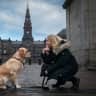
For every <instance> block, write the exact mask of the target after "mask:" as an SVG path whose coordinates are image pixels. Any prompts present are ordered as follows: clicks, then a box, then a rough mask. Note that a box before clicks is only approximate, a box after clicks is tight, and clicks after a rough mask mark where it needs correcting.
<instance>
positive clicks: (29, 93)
mask: <svg viewBox="0 0 96 96" xmlns="http://www.w3.org/2000/svg"><path fill="white" fill-rule="evenodd" d="M0 96H96V89H94V90H92V89H86V90H85V89H82V90H78V91H74V90H70V89H68V88H62V89H58V90H53V91H49V90H43V89H42V88H21V89H17V90H15V91H12V90H7V91H4V90H2V91H0Z"/></svg>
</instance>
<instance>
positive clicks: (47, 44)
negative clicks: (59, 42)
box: [46, 40, 52, 48]
mask: <svg viewBox="0 0 96 96" xmlns="http://www.w3.org/2000/svg"><path fill="white" fill-rule="evenodd" d="M46 47H48V48H51V47H52V42H51V41H50V40H46Z"/></svg>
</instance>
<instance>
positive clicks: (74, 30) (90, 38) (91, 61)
mask: <svg viewBox="0 0 96 96" xmlns="http://www.w3.org/2000/svg"><path fill="white" fill-rule="evenodd" d="M63 8H65V9H66V26H67V38H68V39H70V40H71V42H72V48H71V50H72V52H73V54H75V56H76V58H77V60H78V63H80V64H81V66H84V65H88V66H89V68H95V67H94V66H96V0H65V2H64V5H63Z"/></svg>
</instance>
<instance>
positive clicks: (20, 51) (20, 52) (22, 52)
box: [19, 48, 25, 57]
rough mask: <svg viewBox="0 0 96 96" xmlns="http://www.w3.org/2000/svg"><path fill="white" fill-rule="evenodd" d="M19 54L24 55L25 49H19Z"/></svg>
mask: <svg viewBox="0 0 96 96" xmlns="http://www.w3.org/2000/svg"><path fill="white" fill-rule="evenodd" d="M19 55H20V56H21V57H25V51H24V49H22V48H20V49H19Z"/></svg>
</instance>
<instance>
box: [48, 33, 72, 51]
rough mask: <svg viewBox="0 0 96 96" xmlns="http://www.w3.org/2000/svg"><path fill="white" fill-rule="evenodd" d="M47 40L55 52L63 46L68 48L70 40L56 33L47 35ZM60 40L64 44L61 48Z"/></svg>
mask: <svg viewBox="0 0 96 96" xmlns="http://www.w3.org/2000/svg"><path fill="white" fill-rule="evenodd" d="M47 40H48V41H50V42H51V46H52V49H53V51H54V52H55V53H58V52H59V51H60V50H61V49H63V48H69V47H70V46H71V45H70V41H68V40H66V39H63V38H61V37H59V36H57V35H49V36H48V37H47ZM61 41H64V44H63V48H61V49H60V47H61V46H60V43H61Z"/></svg>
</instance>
